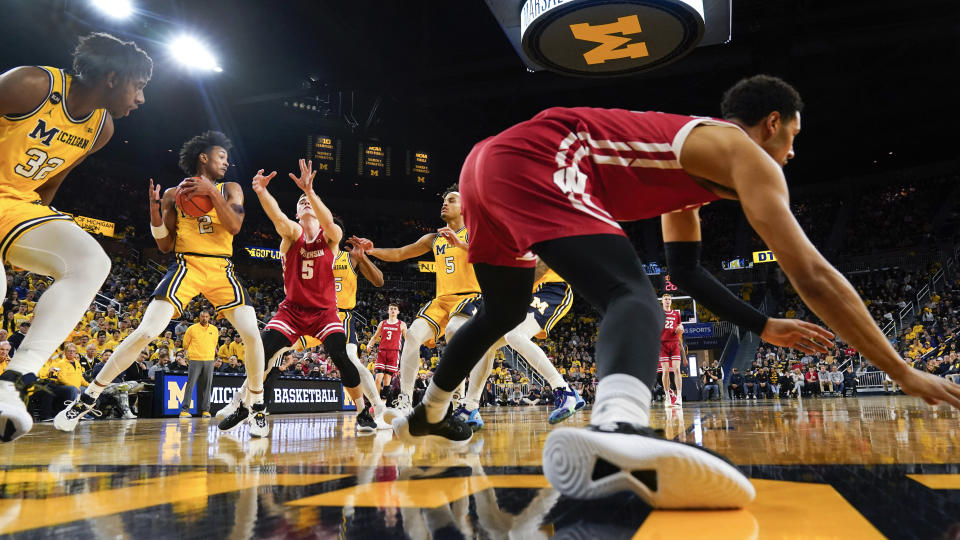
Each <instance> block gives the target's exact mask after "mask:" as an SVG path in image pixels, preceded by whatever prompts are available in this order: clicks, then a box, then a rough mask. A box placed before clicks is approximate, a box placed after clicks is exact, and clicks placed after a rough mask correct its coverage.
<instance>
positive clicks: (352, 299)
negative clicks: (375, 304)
mask: <svg viewBox="0 0 960 540" xmlns="http://www.w3.org/2000/svg"><path fill="white" fill-rule="evenodd" d="M333 282H334V289H335V290H336V293H337V309H353V308H355V307H357V271H356V270H354V269H353V263H352V262H351V261H350V253H349V252H347V251H343V250H340V253H337V258H335V259H334V260H333Z"/></svg>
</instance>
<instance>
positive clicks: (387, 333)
mask: <svg viewBox="0 0 960 540" xmlns="http://www.w3.org/2000/svg"><path fill="white" fill-rule="evenodd" d="M401 324H403V321H401V320H400V319H397V322H395V323H391V322H390V320H389V319H388V320H385V321H383V324H381V325H380V350H381V351H399V350H400V337H401V335H402V334H403V332H402V331H401V328H400V325H401Z"/></svg>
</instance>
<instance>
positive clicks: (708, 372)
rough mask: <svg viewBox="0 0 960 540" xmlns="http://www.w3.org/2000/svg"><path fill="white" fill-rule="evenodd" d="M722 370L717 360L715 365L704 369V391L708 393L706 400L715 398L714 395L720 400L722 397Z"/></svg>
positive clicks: (714, 362)
mask: <svg viewBox="0 0 960 540" xmlns="http://www.w3.org/2000/svg"><path fill="white" fill-rule="evenodd" d="M720 384H721V381H720V370H719V365H718V362H717V361H716V360H714V361H713V365H712V366H710V367H707V368H704V370H703V391H704V393H705V394H706V400H707V401H710V400H711V399H713V395H714V394H716V395H717V399H718V400H719V399H720V397H721V394H720Z"/></svg>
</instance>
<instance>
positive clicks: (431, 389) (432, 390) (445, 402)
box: [423, 381, 453, 424]
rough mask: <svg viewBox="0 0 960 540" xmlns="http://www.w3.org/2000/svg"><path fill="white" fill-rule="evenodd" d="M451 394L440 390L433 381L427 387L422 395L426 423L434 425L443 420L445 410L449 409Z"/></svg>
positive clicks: (445, 413)
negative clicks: (425, 410)
mask: <svg viewBox="0 0 960 540" xmlns="http://www.w3.org/2000/svg"><path fill="white" fill-rule="evenodd" d="M452 395H453V392H447V391H444V390H441V389H440V387H439V386H437V385H436V384H435V383H434V382H433V381H430V386H428V387H427V391H426V393H424V394H423V406H424V408H426V409H427V422H430V423H431V424H436V423H437V422H439V421H441V420H443V417H444V416H446V415H447V408H448V407H450V398H451V397H452Z"/></svg>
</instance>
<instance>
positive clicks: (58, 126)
mask: <svg viewBox="0 0 960 540" xmlns="http://www.w3.org/2000/svg"><path fill="white" fill-rule="evenodd" d="M40 69H42V70H44V71H45V72H47V75H48V76H49V77H50V91H49V92H48V93H47V97H46V98H45V99H44V100H43V103H41V104H40V105H39V106H37V108H36V109H34V110H32V111H30V112H25V113H23V114H15V115H7V116H2V117H0V197H4V198H9V199H17V200H22V201H27V202H33V201H36V200H39V199H40V196H39V195H37V192H36V190H37V188H39V187H40V186H42V185H43V184H45V183H46V182H47V180H49V179H50V178H52V177H54V176H55V175H56V174H57V173H59V172H61V171H64V170H66V169H67V167H69V166H71V165H73V164H74V163H76V161H77V160H78V159H80V158H81V157H83V156H84V155H85V154H87V153H88V152H90V150H91V149H92V148H93V145H94V143H95V142H96V140H97V137H99V136H100V130H101V129H103V123H104V121H105V120H106V117H107V111H106V110H104V109H94V111H93V112H91V113H90V114H88V115H87V116H86V117H84V118H74V117H72V116H70V113H69V112H67V103H66V96H67V95H68V93H69V92H70V83H71V80H72V79H73V78H72V77H71V76H70V75H67V74H66V73H64V71H63V70H62V69H58V68H53V67H46V66H41V67H40Z"/></svg>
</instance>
